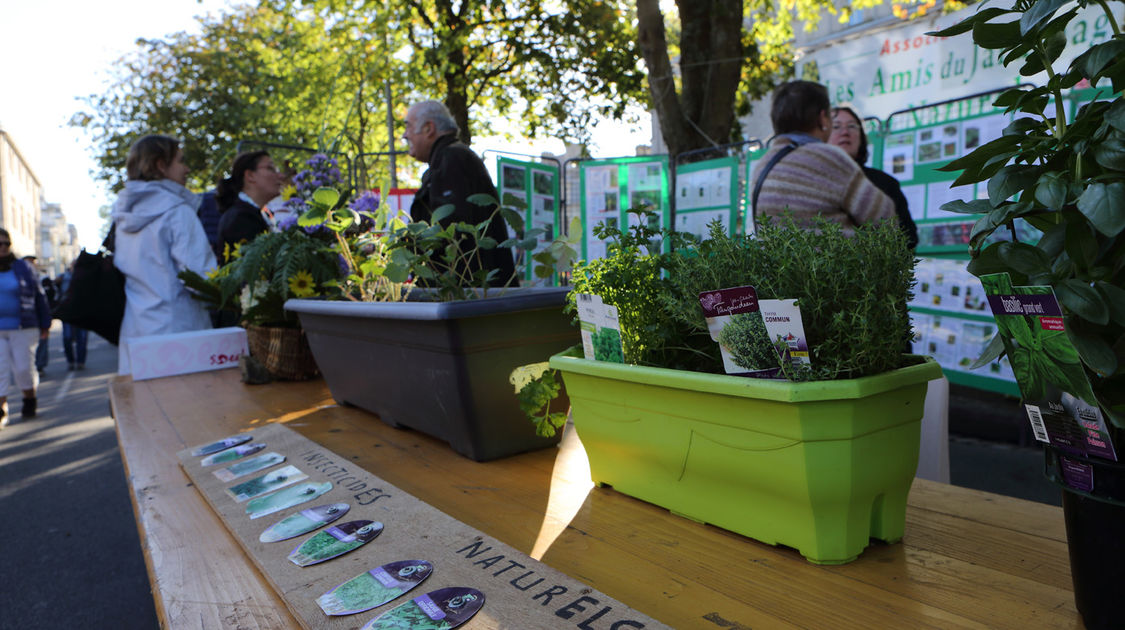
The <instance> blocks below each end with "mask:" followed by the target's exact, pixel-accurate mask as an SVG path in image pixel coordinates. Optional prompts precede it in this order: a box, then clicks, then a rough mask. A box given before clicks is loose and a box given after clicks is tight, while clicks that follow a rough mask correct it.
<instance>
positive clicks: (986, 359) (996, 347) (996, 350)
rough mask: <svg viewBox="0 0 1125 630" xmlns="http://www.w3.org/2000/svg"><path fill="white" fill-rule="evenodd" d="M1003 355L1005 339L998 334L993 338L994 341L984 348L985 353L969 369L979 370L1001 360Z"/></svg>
mask: <svg viewBox="0 0 1125 630" xmlns="http://www.w3.org/2000/svg"><path fill="white" fill-rule="evenodd" d="M1003 355H1004V338H1003V337H1002V336H1001V335H1000V333H996V334H995V335H993V336H992V340H991V341H989V342H988V345H987V346H986V347H985V348H984V352H982V353H981V354H980V356H979V357H977V360H976V361H974V362H973V364H972V365H970V366H969V369H970V370H976V369H978V368H982V367H984V366H986V365H988V364H990V363H992V362H993V361H995V360H997V359H999V358H1000V357H1001V356H1003Z"/></svg>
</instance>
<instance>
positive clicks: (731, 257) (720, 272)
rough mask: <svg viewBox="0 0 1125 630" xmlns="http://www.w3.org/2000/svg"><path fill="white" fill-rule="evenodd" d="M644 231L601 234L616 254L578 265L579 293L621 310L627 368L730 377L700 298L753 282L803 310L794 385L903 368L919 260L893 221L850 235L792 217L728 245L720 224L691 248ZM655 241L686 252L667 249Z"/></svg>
mask: <svg viewBox="0 0 1125 630" xmlns="http://www.w3.org/2000/svg"><path fill="white" fill-rule="evenodd" d="M639 223H640V225H639V226H635V227H632V228H630V231H629V232H615V233H612V232H609V231H606V230H604V229H603V234H604V235H605V236H613V237H614V244H613V245H612V246H611V247H610V251H609V255H608V256H607V257H606V258H603V259H600V260H594V261H590V262H587V263H580V264H579V265H577V266H576V267H575V269H574V272H573V282H574V290H573V292H572V294H571V295H572V296H573V295H574V294H576V293H594V294H597V295H600V296H601V297H602V299H603V300H604V301H605V302H606V303H607V304H612V305H614V306H616V307H617V309H618V318H619V321H620V322H621V334H622V338H623V340H624V344H625V359H626V361H627V362H629V363H634V364H639V365H654V366H658V367H669V368H674V369H690V370H695V371H701V372H716V373H721V372H722V371H723V369H722V360H721V357H720V354H719V349H718V346H717V344H715V342H714V341H713V340H712V339H711V336H710V333H709V332H708V330H707V324H706V321H705V320H704V318H703V315H702V312H701V311H700V306H699V292H700V291H706V290H713V289H719V288H726V287H735V286H746V285H749V286H753V287H755V289H756V290H757V293H758V297H759V298H762V299H794V298H795V299H797V300H798V304H800V307H801V318H802V320H803V323H804V327H805V334H806V337H807V339H808V342H809V350H810V358H811V361H812V366H811V369H808V370H805V369H802V370H799V371H793V370H786V372H785V374H786V376H787V377H788V378H791V379H795V380H828V379H842V378H856V377H860V376H866V375H870V374H879V373H882V372H886V371H888V370H893V369H896V368H899V367H902V366H903V365H904V364H905V360H904V356H903V354H902V351H903V349H904V348H906V347H908V342H909V339H910V336H911V333H910V318H909V313H908V312H907V309H906V303H907V302H908V301H909V298H910V288H911V286H912V284H913V281H914V280H913V270H914V257H913V254H912V253H911V252H910V249H909V248H908V247H907V245H906V240H905V238H904V237H903V236H902V232H901V230H898V229H896V227H895V225H894V224H892V223H888V222H880V223H877V224H871V225H865V226H861V227H860V228H858V229H857V230H856V231H855V235H854V236H852V237H849V236H846V235H844V233H843V232H842V230H841V229H840V227H839V226H838V225H836V224H834V223H831V222H828V221H825V220H818V221H817V222H816V224H815V225H814V229H805V228H803V227H801V226H799V225H797V224H796V223H795V222H794V221H793V220H792V218H789V217H785V218H783V219H781V220H774V221H767V222H764V223H763V225H762V226H761V227H760V229H759V230H758V234H757V236H756V237H743V236H736V237H731V236H728V235H727V234H726V233H725V232H724V230H723V229H722V226H721V225H719V224H718V223H715V224H713V225H712V226H711V234H710V236H711V238H710V239H708V240H705V241H703V242H700V243H694V242H693V240H692V238H691V237H690V236H687V235H683V234H679V233H675V232H672V231H667V230H665V231H664V232H660V233H657V232H655V231H653V230H652V229H651V228H648V227H646V226H647V225H648V222H647V220H644V219H642V220H641V221H640V222H639ZM655 236H660V237H661V239H662V240H667V241H669V242H673V243H676V244H678V245H679V246H680V247H681V248H680V249H677V250H674V251H673V252H671V253H662V252H661V251H660V247H659V246H655V247H654V246H653V245H652V239H653V238H654V237H655ZM659 242H661V241H658V243H659ZM688 244H692V247H691V248H690V249H684V248H683V247H684V246H686V245H688ZM572 300H573V297H572ZM572 304H573V302H572Z"/></svg>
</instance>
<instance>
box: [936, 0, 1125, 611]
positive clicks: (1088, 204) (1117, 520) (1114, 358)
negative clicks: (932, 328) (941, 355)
mask: <svg viewBox="0 0 1125 630" xmlns="http://www.w3.org/2000/svg"><path fill="white" fill-rule="evenodd" d="M1079 6H1081V7H1086V6H1087V3H1085V2H1082V3H1078V5H1073V4H1067V3H1063V2H1055V1H1049V0H1032V1H1031V2H1024V3H1017V4H1016V5H1015V7H1013V8H1010V9H1008V8H999V7H990V8H986V9H982V10H980V11H979V12H977V13H976V14H975V15H973V16H972V17H970V18H968V19H966V20H964V21H962V22H961V23H960V24H957V25H955V26H953V27H951V28H949V29H946V30H945V31H942V32H940V33H936V35H938V36H942V37H952V36H955V35H958V34H960V33H965V32H969V31H972V38H973V41H974V42H975V43H976V45H978V46H980V47H981V48H985V49H988V50H990V51H995V53H989V54H995V55H996V56H998V57H999V58H1000V59H1001V60H1002V61H1003V63H1004V64H1005V65H1011V64H1013V63H1019V64H1020V74H1021V75H1024V76H1032V75H1037V74H1040V73H1043V74H1044V75H1045V77H1046V82H1045V83H1043V84H1042V85H1039V86H1034V85H1020V86H1016V87H1013V88H1011V89H1009V90H1007V91H1006V92H1004V93H1003V94H1001V95H1000V96H999V97H998V98H997V99H996V102H995V105H996V106H998V107H1005V108H1006V109H1007V111H1008V112H1011V113H1013V114H1014V115H1015V117H1014V120H1013V122H1012V123H1011V124H1010V125H1009V126H1008V127H1007V128H1006V129H1005V130H1004V134H1003V136H1001V137H1000V138H999V139H997V140H994V141H992V142H989V143H988V144H985V145H982V146H980V147H978V148H977V149H976V150H974V151H973V152H972V153H971V154H969V155H967V156H965V157H963V158H961V159H959V160H956V161H954V162H952V163H951V164H950V165H949V166H948V167H947V168H949V169H950V170H957V169H963V172H962V174H961V175H960V177H959V178H958V179H957V181H956V182H955V184H958V185H959V184H967V183H973V182H983V181H986V180H987V181H988V193H989V195H988V199H981V200H976V201H972V202H968V203H964V202H955V203H952V204H947V205H946V206H943V208H944V209H946V210H951V211H956V212H965V213H972V214H979V215H981V218H980V219H979V220H978V221H977V224H976V225H975V227H974V229H973V233H972V234H973V236H972V241H971V243H970V251H971V253H972V260H971V261H970V262H969V271H971V272H972V273H973V274H974V275H977V276H978V277H981V278H982V281H984V282H985V286H986V287H989V286H990V285H991V286H992V287H993V288H994V289H995V291H994V292H995V293H996V294H997V296H996V297H997V298H998V304H999V306H1000V308H1001V311H999V312H997V314H998V317H997V319H998V322H999V321H1000V320H1002V319H1004V318H1005V317H1006V316H1004V315H1001V313H1002V312H1003V308H1004V303H1003V299H1002V298H1003V296H1004V295H1005V294H1006V293H1007V294H1009V296H1011V295H1013V294H1023V295H1026V294H1039V295H1044V296H1047V297H1049V298H1050V301H1051V302H1052V303H1055V302H1057V305H1058V306H1059V307H1061V309H1060V310H1061V312H1060V313H1059V315H1061V317H1059V318H1056V321H1055V323H1054V324H1052V325H1051V328H1052V329H1053V330H1044V326H1045V323H1044V322H1042V321H1037V322H1035V323H1036V324H1044V325H1043V326H1037V327H1035V328H1028V327H1027V326H1026V323H1024V322H1023V321H1022V320H1018V319H1013V320H1011V321H1012V322H1013V324H1014V325H1013V326H1012V327H1009V328H1008V329H1004V327H1003V326H1002V327H1001V328H1002V331H1003V332H1004V333H1005V334H998V335H997V337H996V338H995V339H993V341H992V343H991V344H990V345H989V348H988V350H987V351H986V353H985V355H984V356H982V357H981V359H980V361H978V364H982V363H983V362H987V361H989V360H992V359H995V358H996V357H998V356H1000V355H1001V354H1005V353H1006V354H1007V355H1008V356H1009V359H1010V360H1011V362H1012V366H1013V370H1014V371H1015V372H1016V376H1017V380H1018V381H1019V384H1020V389H1021V393H1022V394H1023V398H1024V399H1025V404H1027V406H1028V407H1029V419H1031V420H1032V421H1033V424H1034V423H1035V421H1036V420H1037V418H1036V415H1037V414H1038V412H1037V411H1035V409H1036V408H1035V405H1034V404H1031V403H1034V401H1036V400H1037V399H1042V398H1046V397H1052V396H1053V397H1055V398H1059V397H1069V400H1070V401H1071V402H1074V403H1077V402H1081V403H1083V404H1084V405H1085V409H1086V414H1087V416H1083V417H1082V424H1079V423H1078V421H1077V420H1076V419H1075V418H1071V417H1069V412H1070V409H1069V408H1067V407H1065V406H1064V407H1062V408H1060V409H1059V410H1057V411H1059V412H1061V413H1053V414H1051V415H1052V416H1054V420H1052V422H1055V423H1061V424H1062V425H1065V427H1069V428H1071V429H1073V430H1074V431H1076V432H1077V435H1080V436H1081V435H1083V434H1084V433H1086V432H1088V431H1091V430H1094V431H1097V432H1100V433H1102V434H1104V435H1103V439H1099V440H1097V441H1098V442H1106V441H1107V440H1108V442H1109V443H1110V447H1111V448H1109V449H1108V452H1107V449H1105V448H1104V444H1103V445H1096V447H1095V448H1092V449H1090V450H1091V451H1092V452H1096V453H1098V455H1093V454H1091V453H1087V454H1086V455H1083V454H1081V453H1076V452H1075V448H1074V446H1075V444H1074V443H1073V442H1070V441H1069V440H1067V439H1065V438H1064V439H1061V440H1060V439H1057V434H1056V436H1052V435H1051V433H1053V431H1049V430H1046V429H1051V428H1052V427H1050V426H1044V427H1043V428H1044V429H1045V430H1044V431H1043V432H1042V433H1041V434H1040V431H1037V432H1036V433H1037V434H1040V437H1041V439H1048V440H1050V443H1049V444H1048V446H1047V447H1046V461H1047V476H1048V478H1050V479H1052V480H1053V481H1055V482H1056V483H1058V484H1059V485H1060V486H1061V487H1062V489H1063V511H1064V515H1065V519H1066V527H1067V540H1068V544H1069V548H1070V559H1071V573H1072V575H1073V578H1074V591H1075V601H1076V605H1077V608H1078V611H1079V612H1080V613H1081V615H1082V618H1083V621H1084V622H1085V624H1086V626H1087V627H1088V628H1110V627H1119V626H1120V625H1121V619H1122V618H1123V617H1125V609H1123V608H1122V604H1121V603H1120V599H1119V598H1118V591H1119V587H1120V585H1121V584H1122V583H1125V544H1123V543H1122V541H1123V540H1125V467H1123V466H1122V465H1121V464H1119V463H1116V462H1114V461H1112V460H1113V459H1114V458H1117V457H1120V453H1121V452H1122V449H1123V448H1125V336H1123V332H1125V238H1122V231H1123V230H1125V99H1123V98H1122V96H1121V90H1122V89H1123V88H1125V61H1122V52H1123V51H1125V36H1123V35H1122V33H1121V29H1120V27H1119V25H1118V23H1117V19H1116V17H1115V12H1114V10H1112V9H1111V7H1113V6H1116V7H1117V8H1118V13H1119V9H1120V3H1106V2H1098V3H1097V6H1096V7H1095V4H1094V3H1089V4H1088V6H1089V7H1091V10H1094V11H1097V10H1098V9H1099V8H1100V9H1101V10H1102V11H1104V14H1105V15H1104V19H1105V23H1106V24H1107V25H1108V26H1109V28H1110V30H1111V31H1112V36H1111V37H1110V38H1109V39H1107V40H1106V41H1104V42H1101V43H1098V44H1095V45H1093V46H1092V47H1090V49H1089V50H1086V51H1085V52H1084V53H1082V54H1080V55H1078V56H1077V57H1075V58H1074V59H1073V61H1071V62H1070V63H1069V64H1062V63H1059V62H1058V59H1059V56H1060V54H1061V52H1062V50H1063V48H1064V47H1065V45H1066V43H1067V35H1066V32H1067V26H1068V24H1070V23H1071V21H1072V20H1073V19H1074V18H1075V16H1076V15H1077V13H1078V10H1079ZM1110 86H1112V87H1110ZM1075 88H1078V89H1082V88H1085V89H1088V90H1090V91H1093V90H1094V89H1100V90H1101V93H1100V94H1099V95H1098V97H1097V100H1093V101H1092V102H1089V103H1087V104H1085V105H1083V106H1081V107H1080V108H1078V110H1077V112H1076V113H1075V115H1074V116H1073V117H1072V118H1071V119H1070V120H1069V121H1068V117H1067V114H1066V107H1067V94H1066V91H1067V90H1071V89H1075ZM1018 221H1026V222H1027V223H1028V224H1030V225H1031V226H1033V227H1035V228H1037V229H1038V230H1039V231H1041V232H1042V237H1041V238H1040V239H1039V240H1038V242H1036V243H1028V242H1018V240H1017V239H1016V230H1015V224H1016V222H1018ZM1009 233H1010V234H1011V236H1010V240H1006V239H1008V238H1009V237H1008V234H1009ZM993 274H1007V275H1006V276H1005V275H993ZM993 310H994V311H997V306H996V305H994V307H993ZM1064 331H1065V333H1064ZM1098 424H1103V425H1104V430H1103V429H1097V428H1096V425H1098ZM1079 450H1081V449H1079Z"/></svg>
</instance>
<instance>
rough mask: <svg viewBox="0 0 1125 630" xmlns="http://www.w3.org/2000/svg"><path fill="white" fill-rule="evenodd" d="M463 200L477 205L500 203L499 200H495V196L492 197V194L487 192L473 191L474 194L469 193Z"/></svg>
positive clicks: (495, 204)
mask: <svg viewBox="0 0 1125 630" xmlns="http://www.w3.org/2000/svg"><path fill="white" fill-rule="evenodd" d="M465 200H466V201H468V202H469V203H474V204H476V205H478V206H499V205H500V202H499V201H497V200H496V197H493V196H492V195H489V194H487V193H475V194H472V195H469V196H468V197H466V198H465Z"/></svg>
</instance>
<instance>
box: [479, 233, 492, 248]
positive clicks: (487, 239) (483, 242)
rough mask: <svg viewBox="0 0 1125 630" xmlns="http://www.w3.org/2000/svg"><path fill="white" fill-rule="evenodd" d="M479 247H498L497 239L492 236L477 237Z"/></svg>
mask: <svg viewBox="0 0 1125 630" xmlns="http://www.w3.org/2000/svg"><path fill="white" fill-rule="evenodd" d="M477 247H479V248H481V249H496V239H494V238H492V237H491V236H482V237H480V238H479V239H477Z"/></svg>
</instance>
